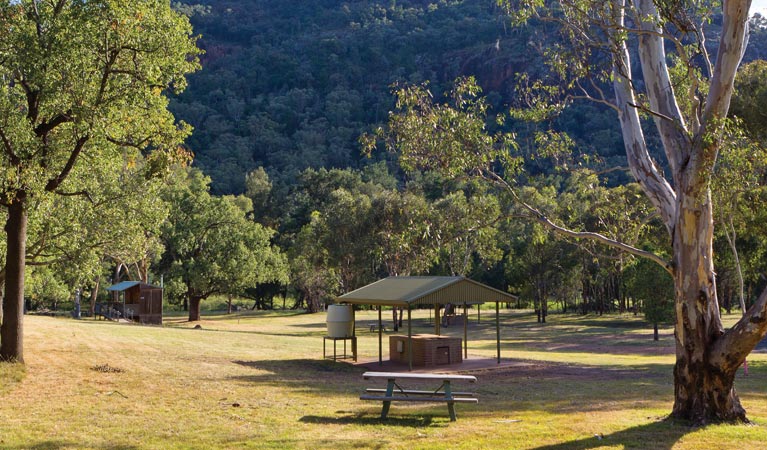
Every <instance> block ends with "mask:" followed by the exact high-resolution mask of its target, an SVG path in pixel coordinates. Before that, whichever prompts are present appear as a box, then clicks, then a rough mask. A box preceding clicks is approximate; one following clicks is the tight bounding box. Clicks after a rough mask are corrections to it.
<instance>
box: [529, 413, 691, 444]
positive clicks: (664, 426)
mask: <svg viewBox="0 0 767 450" xmlns="http://www.w3.org/2000/svg"><path fill="white" fill-rule="evenodd" d="M696 430H697V428H692V427H690V426H689V425H687V424H682V423H679V422H674V421H672V420H669V419H663V420H658V421H657V422H651V423H647V424H644V425H638V426H635V427H631V428H626V429H625V430H621V431H616V432H615V433H611V434H605V435H602V434H599V435H594V436H590V437H587V438H583V439H578V440H575V441H568V442H562V443H561V444H554V445H544V446H540V447H536V448H535V450H589V449H595V448H603V447H611V448H613V447H615V448H624V449H630V448H634V449H649V448H651V449H654V450H671V449H672V448H673V447H674V445H675V444H676V443H677V441H679V439H681V438H682V437H683V436H684V435H685V434H687V433H691V432H693V431H696Z"/></svg>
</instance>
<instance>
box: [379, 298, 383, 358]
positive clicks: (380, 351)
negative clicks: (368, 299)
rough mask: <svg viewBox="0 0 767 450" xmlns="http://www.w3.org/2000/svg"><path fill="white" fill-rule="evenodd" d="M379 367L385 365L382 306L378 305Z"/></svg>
mask: <svg viewBox="0 0 767 450" xmlns="http://www.w3.org/2000/svg"><path fill="white" fill-rule="evenodd" d="M378 365H379V366H382V365H383V321H382V320H381V305H378Z"/></svg>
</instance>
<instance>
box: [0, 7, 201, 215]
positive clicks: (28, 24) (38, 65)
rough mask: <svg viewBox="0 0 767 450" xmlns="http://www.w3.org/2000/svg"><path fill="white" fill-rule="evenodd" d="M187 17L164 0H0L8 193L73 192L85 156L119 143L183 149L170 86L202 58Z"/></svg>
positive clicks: (0, 134)
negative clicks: (71, 178) (168, 94)
mask: <svg viewBox="0 0 767 450" xmlns="http://www.w3.org/2000/svg"><path fill="white" fill-rule="evenodd" d="M195 40H196V39H195V38H194V37H192V29H191V26H190V25H189V22H188V20H187V19H186V18H185V17H183V16H180V15H178V14H176V13H175V12H173V11H172V10H171V9H170V8H169V5H168V4H167V2H163V1H161V0H143V1H135V0H131V1H129V0H103V1H87V2H86V1H71V0H70V1H67V0H59V1H45V2H40V1H33V0H21V1H5V2H2V3H0V79H2V80H3V81H2V83H0V150H1V151H0V192H2V193H3V198H2V200H3V202H6V203H7V202H11V201H13V200H14V198H15V197H17V196H18V195H19V194H21V193H23V194H34V193H39V192H42V191H50V192H53V191H57V192H60V193H73V192H76V191H78V190H79V187H78V186H74V185H72V183H66V182H65V180H66V179H67V177H68V176H69V175H70V173H71V172H72V171H73V170H74V169H75V167H76V165H77V164H78V163H79V162H80V161H82V163H84V164H92V163H93V162H94V161H95V160H96V159H98V158H103V157H109V158H115V157H121V156H122V155H121V153H122V151H123V150H122V149H125V148H135V149H138V150H141V151H146V150H148V149H156V150H163V151H165V152H166V153H165V154H166V155H174V156H175V155H176V153H177V151H178V150H177V146H178V145H179V143H180V142H181V141H182V139H183V138H184V137H185V136H186V135H187V134H189V132H190V130H189V127H188V126H186V125H184V124H179V125H177V124H176V123H175V121H174V118H173V116H172V114H171V113H170V112H169V111H168V110H167V106H168V100H167V98H166V97H165V96H164V92H165V91H166V90H167V89H168V88H171V89H173V90H175V91H181V90H183V89H184V87H185V86H186V81H185V79H184V76H185V75H186V74H188V73H190V72H192V71H194V70H195V69H197V68H198V63H197V55H198V53H199V50H198V49H197V48H196V47H195Z"/></svg>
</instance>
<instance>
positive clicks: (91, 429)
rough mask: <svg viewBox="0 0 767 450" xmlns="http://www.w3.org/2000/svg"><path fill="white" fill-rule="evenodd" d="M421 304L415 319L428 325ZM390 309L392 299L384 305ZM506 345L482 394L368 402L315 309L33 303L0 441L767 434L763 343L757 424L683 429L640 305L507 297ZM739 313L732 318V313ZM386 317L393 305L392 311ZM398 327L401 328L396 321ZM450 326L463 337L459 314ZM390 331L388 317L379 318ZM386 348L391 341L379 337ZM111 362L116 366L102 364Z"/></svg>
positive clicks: (365, 321)
mask: <svg viewBox="0 0 767 450" xmlns="http://www.w3.org/2000/svg"><path fill="white" fill-rule="evenodd" d="M430 314H431V313H430V311H428V310H421V311H416V312H415V314H414V324H413V332H417V333H430V332H432V331H433V330H432V328H431V327H430V326H429V325H428V319H429V317H430ZM385 317H386V318H390V313H389V314H387V315H386V316H385ZM501 319H502V320H501V322H502V327H501V337H502V357H503V358H504V361H511V362H512V363H514V364H513V366H512V367H510V368H508V369H504V370H501V371H482V372H479V373H477V377H478V379H479V381H478V383H477V385H476V386H471V389H473V390H476V392H477V393H478V396H479V398H480V403H479V404H478V405H458V407H457V411H458V421H457V422H453V423H451V422H449V420H448V417H447V411H446V408H445V407H444V405H430V404H415V405H410V404H403V405H399V404H397V405H394V406H393V407H392V411H391V420H389V421H387V422H382V421H380V420H379V419H378V414H379V413H380V405H377V404H371V403H369V402H361V401H359V399H358V396H359V394H360V393H361V392H362V390H364V388H365V387H366V386H367V385H368V384H369V383H368V382H365V381H363V380H362V377H361V374H362V372H363V371H364V370H365V369H363V368H361V367H356V366H352V365H350V364H347V363H334V362H331V361H323V360H322V359H321V357H322V336H323V335H324V334H325V323H324V321H325V316H324V314H300V313H297V312H250V311H248V312H245V313H239V314H236V315H226V314H211V315H206V316H205V317H204V320H202V321H201V322H200V323H199V325H200V326H201V329H194V326H195V325H197V323H188V322H186V320H185V318H184V317H183V316H175V317H171V318H168V319H167V320H166V326H164V327H155V326H146V327H142V326H134V325H125V324H116V323H111V322H106V321H96V320H82V321H74V320H71V319H60V318H59V319H54V318H47V317H31V316H30V317H28V318H26V322H25V323H26V335H25V342H26V353H25V358H26V361H27V366H26V368H24V367H22V366H20V365H14V364H0V448H10V449H26V448H139V449H144V448H150V449H152V448H156V449H166V448H178V449H187V448H199V449H203V448H205V449H208V448H275V449H283V448H306V449H309V448H311V449H316V448H332V449H344V448H394V449H421V448H423V449H444V448H457V449H461V448H463V449H481V448H488V449H495V448H504V449H536V448H537V449H544V448H550V449H571V448H572V449H587V448H616V449H620V448H660V449H664V448H665V449H671V448H684V449H712V448H740V449H743V448H763V442H765V441H767V357H766V355H765V354H763V353H759V354H754V355H752V356H751V357H750V358H749V362H750V365H749V375H748V376H747V377H745V376H744V375H743V373H742V372H741V373H739V375H738V378H737V381H736V386H737V388H738V392H739V393H740V395H741V400H742V402H743V404H744V406H745V407H746V409H747V410H748V412H749V417H750V418H751V419H752V420H753V421H754V422H755V423H756V424H757V425H756V426H711V427H706V428H703V429H697V430H691V429H689V428H688V427H686V426H684V425H681V424H674V423H671V422H667V421H664V420H663V419H664V418H665V417H666V416H667V414H668V413H669V411H670V409H671V403H672V395H673V382H672V376H671V369H672V365H673V361H674V356H673V353H674V350H673V346H674V343H673V335H672V333H671V330H670V329H669V328H665V329H663V330H662V333H661V341H659V342H654V341H652V330H651V329H650V328H649V327H647V326H646V324H644V323H643V322H642V321H641V318H635V317H633V316H605V317H601V318H600V317H595V316H585V317H584V316H550V317H549V323H547V324H544V325H541V324H537V323H536V321H535V317H534V316H533V315H531V314H529V313H520V312H509V311H502V316H501ZM357 320H358V328H357V333H358V337H359V353H360V357H361V358H370V359H373V358H377V355H378V353H377V352H378V340H377V333H371V332H370V331H369V324H370V323H373V322H375V321H377V314H376V313H375V312H374V311H363V312H358V313H357ZM727 320H734V318H727ZM389 321H390V319H389ZM400 332H402V330H400ZM443 332H445V333H447V334H451V335H457V336H462V335H463V328H462V327H449V328H447V329H443ZM386 334H387V335H390V334H392V332H391V331H389V332H387V333H386ZM495 345H496V343H495V324H494V313H493V312H492V311H482V316H481V322H480V323H479V324H477V323H476V315H474V316H472V323H471V325H470V326H469V353H470V356H471V357H485V358H493V357H494V356H495V351H496V347H495ZM386 348H388V341H386V342H385V346H384V349H385V350H384V352H386ZM105 367H108V368H111V369H115V370H114V371H111V370H109V371H103V370H94V369H98V368H101V369H104V368H105Z"/></svg>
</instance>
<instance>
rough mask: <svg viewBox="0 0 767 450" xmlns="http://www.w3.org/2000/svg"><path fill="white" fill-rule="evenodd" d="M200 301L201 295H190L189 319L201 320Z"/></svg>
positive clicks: (191, 320) (192, 320) (193, 320)
mask: <svg viewBox="0 0 767 450" xmlns="http://www.w3.org/2000/svg"><path fill="white" fill-rule="evenodd" d="M200 303H202V297H200V296H199V295H189V321H190V322H197V321H198V320H200Z"/></svg>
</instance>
